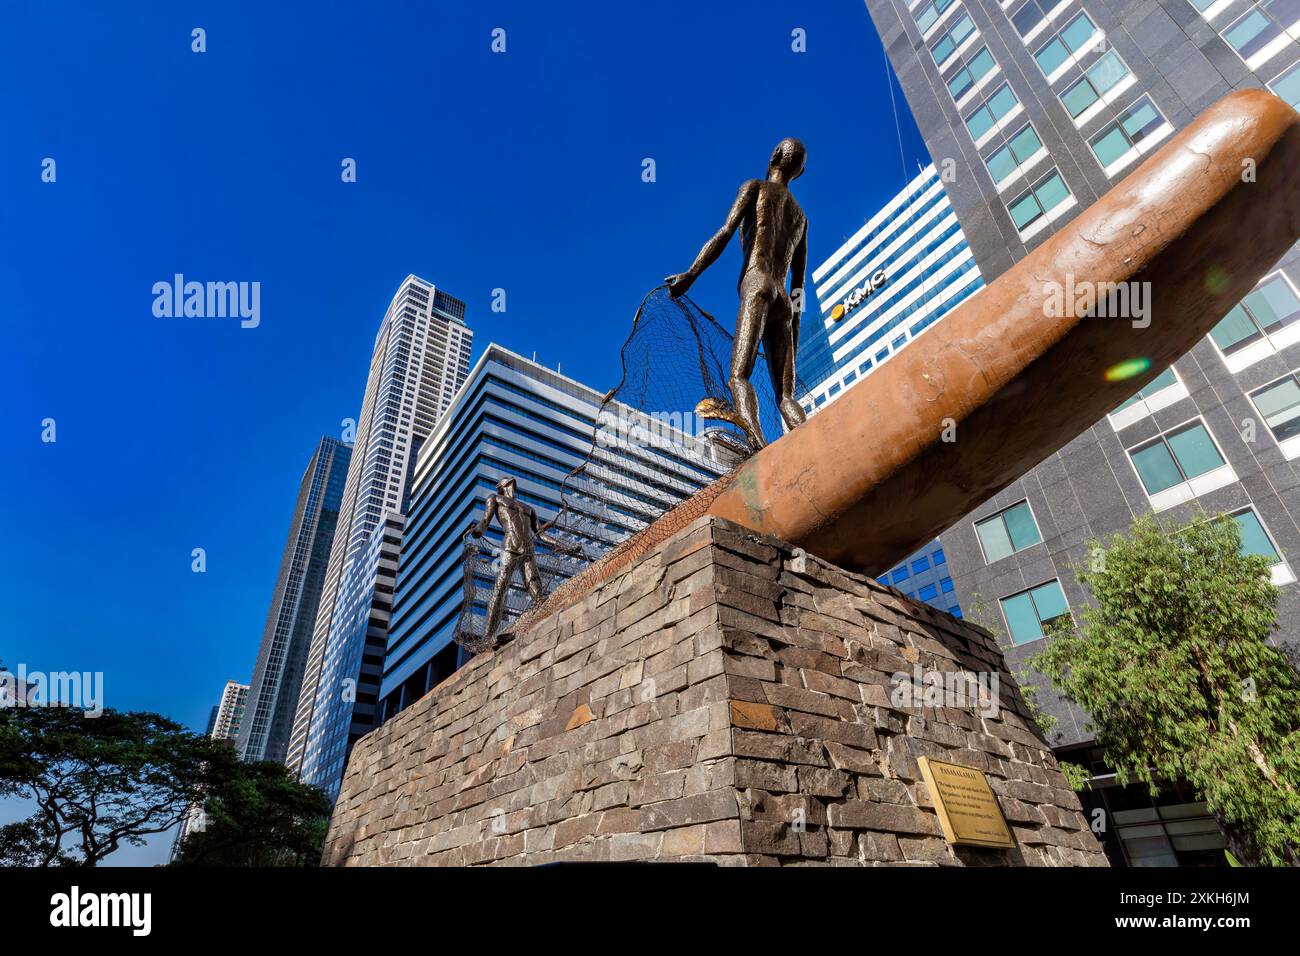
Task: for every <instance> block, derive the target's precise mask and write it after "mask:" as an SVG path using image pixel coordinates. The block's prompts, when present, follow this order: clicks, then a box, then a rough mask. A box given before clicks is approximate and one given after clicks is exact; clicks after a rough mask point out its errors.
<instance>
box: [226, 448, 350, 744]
mask: <svg viewBox="0 0 1300 956" xmlns="http://www.w3.org/2000/svg"><path fill="white" fill-rule="evenodd" d="M351 458H352V448H351V446H349V445H345V444H344V443H343V442H341V441H339V440H338V439H336V438H330V437H328V436H327V437H325V438H322V439H321V440H320V445H319V446H318V447H317V449H316V452H315V454H313V455H312V458H311V461H310V462H309V463H308V465H307V470H306V471H305V472H303V476H302V482H301V484H300V485H299V486H298V500H297V503H296V504H295V505H294V509H293V520H292V521H291V522H290V524H289V537H288V540H287V541H286V542H285V546H284V556H283V557H282V558H281V559H280V573H279V576H278V577H277V578H276V582H275V591H274V592H273V593H272V595H271V608H270V610H269V611H268V612H267V615H266V627H265V629H264V630H263V632H262V644H261V648H260V650H259V651H258V655H257V665H256V667H255V668H254V670H253V680H252V683H251V684H250V685H249V694H248V700H249V703H248V709H247V711H246V713H245V716H244V720H243V722H242V724H241V725H240V728H239V741H238V743H237V744H236V747H237V749H238V750H239V752H240V753H241V754H242V755H243V757H244V759H245V760H274V761H276V762H278V763H283V762H284V759H285V755H286V752H287V750H288V747H289V732H290V730H292V728H293V718H294V714H295V712H296V710H297V707H298V692H299V690H301V688H302V677H303V667H304V665H305V663H306V660H307V651H308V649H309V647H310V645H311V637H312V629H313V628H314V627H315V624H316V612H317V609H318V605H319V603H320V593H321V583H322V582H323V580H324V578H325V568H326V565H327V564H328V563H329V555H330V545H331V543H332V542H333V541H334V527H335V524H336V523H337V521H338V516H339V506H340V504H341V502H342V500H343V484H344V479H345V478H346V476H347V471H348V462H349V461H350V460H351Z"/></svg>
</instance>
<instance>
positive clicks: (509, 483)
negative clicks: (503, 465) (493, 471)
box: [497, 475, 515, 498]
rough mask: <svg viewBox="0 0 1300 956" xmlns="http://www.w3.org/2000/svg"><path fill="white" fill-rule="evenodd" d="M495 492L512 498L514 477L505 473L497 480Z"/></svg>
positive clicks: (513, 494)
mask: <svg viewBox="0 0 1300 956" xmlns="http://www.w3.org/2000/svg"><path fill="white" fill-rule="evenodd" d="M497 494H499V495H505V496H506V497H507V498H513V497H514V496H515V479H514V478H513V477H511V476H510V475H507V476H506V477H504V478H502V479H501V480H500V481H498V482H497Z"/></svg>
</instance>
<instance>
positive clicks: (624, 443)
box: [456, 286, 809, 651]
mask: <svg viewBox="0 0 1300 956" xmlns="http://www.w3.org/2000/svg"><path fill="white" fill-rule="evenodd" d="M731 348H732V336H731V334H730V333H729V332H727V330H726V329H724V328H723V327H722V326H721V325H720V324H719V323H718V321H717V320H716V319H714V318H713V316H711V315H709V313H707V312H705V311H704V310H703V309H701V308H700V307H699V306H698V305H696V304H695V302H693V301H692V300H691V299H690V298H689V297H687V296H681V297H679V298H673V297H672V296H670V295H669V294H668V291H667V287H666V286H659V287H657V288H655V289H653V290H651V291H650V292H649V293H648V294H647V295H646V296H645V298H644V299H643V300H642V301H641V305H640V307H639V308H638V309H637V312H636V316H635V317H634V318H633V320H632V329H631V331H630V333H629V334H628V336H627V339H626V341H624V343H623V346H622V348H621V349H620V352H619V358H620V363H619V364H620V372H621V377H620V379H619V382H618V384H617V385H615V386H614V387H613V388H612V389H610V390H609V392H607V393H606V395H605V396H604V398H603V400H602V401H601V403H600V405H599V408H598V409H597V414H596V427H595V428H594V430H593V434H592V439H591V447H590V448H589V450H588V451H587V453H586V455H585V457H584V458H583V460H582V462H581V463H580V464H579V465H578V466H577V467H576V468H574V469H573V470H572V471H571V472H570V473H569V474H568V476H567V477H566V478H565V479H564V481H563V483H562V485H561V488H560V493H561V501H562V506H561V508H560V511H559V514H557V516H556V517H555V518H554V520H553V521H551V522H550V523H549V524H548V525H547V534H548V537H549V538H550V539H551V541H552V542H555V543H557V544H559V545H560V546H561V548H559V549H556V548H549V547H548V548H546V549H543V548H542V547H539V548H538V554H537V559H538V571H539V574H540V577H541V579H542V586H543V592H544V593H545V594H548V595H549V594H550V593H552V591H553V590H554V589H555V588H556V587H557V586H558V585H559V584H561V583H563V581H565V580H568V579H569V578H571V577H573V576H575V575H576V574H577V573H579V572H580V571H581V570H583V569H584V568H585V567H587V566H588V565H589V564H590V563H591V562H593V561H595V560H596V559H597V558H599V557H601V556H602V555H604V554H606V553H608V552H609V551H611V550H613V549H615V548H617V549H619V550H622V549H623V548H625V547H627V546H628V545H629V544H631V543H633V542H635V541H636V539H638V538H639V537H640V536H642V535H644V534H646V533H647V529H649V527H650V526H651V525H652V524H653V523H654V521H655V520H656V519H658V518H659V517H660V516H661V515H663V514H664V513H665V512H667V511H669V510H671V509H673V508H675V507H677V506H678V505H680V504H681V503H682V502H683V501H685V500H686V499H688V498H690V497H691V496H692V495H694V494H695V493H696V492H698V491H699V490H700V489H701V488H704V487H706V486H708V485H711V484H713V483H714V482H716V481H717V480H718V479H720V478H723V477H724V476H726V475H727V474H729V473H730V472H731V471H733V470H734V469H735V468H736V467H737V466H738V465H739V464H740V463H741V462H743V461H744V460H745V459H746V458H748V457H749V456H750V455H751V454H753V452H754V451H755V448H754V447H753V444H752V443H751V441H750V439H749V438H748V436H747V435H746V433H745V431H744V429H742V428H741V427H740V425H739V424H738V421H737V420H736V419H735V417H734V411H733V408H732V402H731V390H730V388H729V386H728V384H727V380H728V378H729V377H730V373H729V369H730V366H731ZM750 382H751V384H752V385H753V386H754V391H755V394H756V396H757V398H758V422H759V425H760V426H761V428H762V430H763V435H764V437H765V439H766V440H767V441H773V440H775V439H776V438H777V437H779V436H780V435H781V434H783V433H784V430H785V429H784V425H783V424H782V421H781V415H780V410H779V407H778V402H777V396H776V391H775V389H774V388H773V384H772V380H771V376H770V375H769V373H768V368H767V360H766V356H765V355H764V354H763V353H762V351H761V350H760V353H759V356H758V359H757V361H756V363H755V367H754V372H753V374H752V375H751V376H750ZM795 399H796V400H797V401H799V403H800V404H801V405H804V406H805V407H806V406H807V405H808V404H809V401H808V390H807V388H806V387H804V386H803V384H802V383H801V382H800V381H798V379H797V378H796V383H795ZM563 549H567V551H566V550H563ZM499 560H500V557H499V549H497V547H496V545H495V544H494V543H492V542H491V541H489V540H488V539H487V538H482V539H477V540H475V539H471V538H468V537H467V538H466V540H465V542H464V553H463V568H464V591H465V597H464V600H463V603H462V609H461V615H460V621H459V623H458V625H457V628H456V641H457V642H458V643H460V644H461V645H462V646H463V647H465V648H466V649H467V650H470V651H479V650H483V649H485V648H487V647H490V646H492V644H493V643H494V642H495V640H496V638H497V636H498V635H499V634H504V633H506V632H508V631H509V630H510V627H511V624H512V623H513V622H514V621H516V620H517V619H518V617H519V616H520V615H522V614H523V613H524V612H526V611H528V610H529V608H530V607H531V605H532V603H533V602H532V599H531V597H530V596H529V593H528V591H527V589H526V588H524V587H523V581H522V575H521V574H520V573H515V574H514V575H513V585H514V586H513V587H511V589H510V595H509V598H508V599H507V602H506V612H505V614H504V615H503V618H502V620H503V623H502V625H501V626H500V627H499V628H498V629H497V634H485V633H484V630H485V626H486V620H487V619H486V607H487V603H488V600H489V598H490V596H491V593H492V588H493V585H494V582H495V580H496V576H497V568H498V567H500V565H499V563H498V562H499Z"/></svg>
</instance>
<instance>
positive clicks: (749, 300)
mask: <svg viewBox="0 0 1300 956" xmlns="http://www.w3.org/2000/svg"><path fill="white" fill-rule="evenodd" d="M774 298H775V293H774V290H773V288H772V284H771V283H770V282H763V281H759V282H752V283H751V282H750V281H749V280H748V279H746V280H745V282H743V283H742V284H741V287H740V311H739V313H737V315H736V339H735V342H734V343H733V344H732V347H731V378H730V379H729V380H728V383H727V384H728V385H730V386H731V404H732V405H733V406H734V407H735V409H736V415H737V417H738V418H739V419H740V421H741V426H742V427H743V428H744V429H745V432H746V433H747V434H748V435H749V439H750V442H751V443H752V444H753V445H754V447H755V448H762V447H763V446H764V445H766V444H767V442H766V441H764V439H763V428H762V426H761V425H759V423H758V396H757V395H755V394H754V386H753V385H752V384H751V383H750V381H749V379H750V376H751V375H753V374H754V363H755V362H756V361H757V359H758V344H759V341H760V340H761V339H762V337H763V325H764V323H765V322H766V320H767V311H768V308H769V306H771V304H772V300H773V299H774Z"/></svg>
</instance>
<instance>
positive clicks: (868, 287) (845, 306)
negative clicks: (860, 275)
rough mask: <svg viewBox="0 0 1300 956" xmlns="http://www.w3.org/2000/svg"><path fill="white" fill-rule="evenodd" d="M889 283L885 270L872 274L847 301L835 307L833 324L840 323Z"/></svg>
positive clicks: (878, 270)
mask: <svg viewBox="0 0 1300 956" xmlns="http://www.w3.org/2000/svg"><path fill="white" fill-rule="evenodd" d="M888 281H889V277H888V276H886V275H885V271H884V270H883V269H877V270H876V271H875V272H873V273H872V274H871V278H870V279H868V280H867V281H866V282H864V283H862V285H860V286H858V287H857V288H856V289H854V290H853V291H852V292H850V293H849V296H848V298H847V299H845V300H844V301H843V302H840V303H838V304H837V305H836V306H835V308H833V309H831V321H832V322H838V321H840V320H841V319H842V318H844V317H845V316H846V315H848V314H849V313H850V312H852V311H853V310H854V309H856V308H857V307H858V306H859V305H861V304H862V302H863V300H864V299H866V298H867V297H868V296H870V295H871V294H872V293H874V292H875V291H876V290H877V289H879V288H880V287H881V286H882V285H884V284H885V283H886V282H888Z"/></svg>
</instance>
